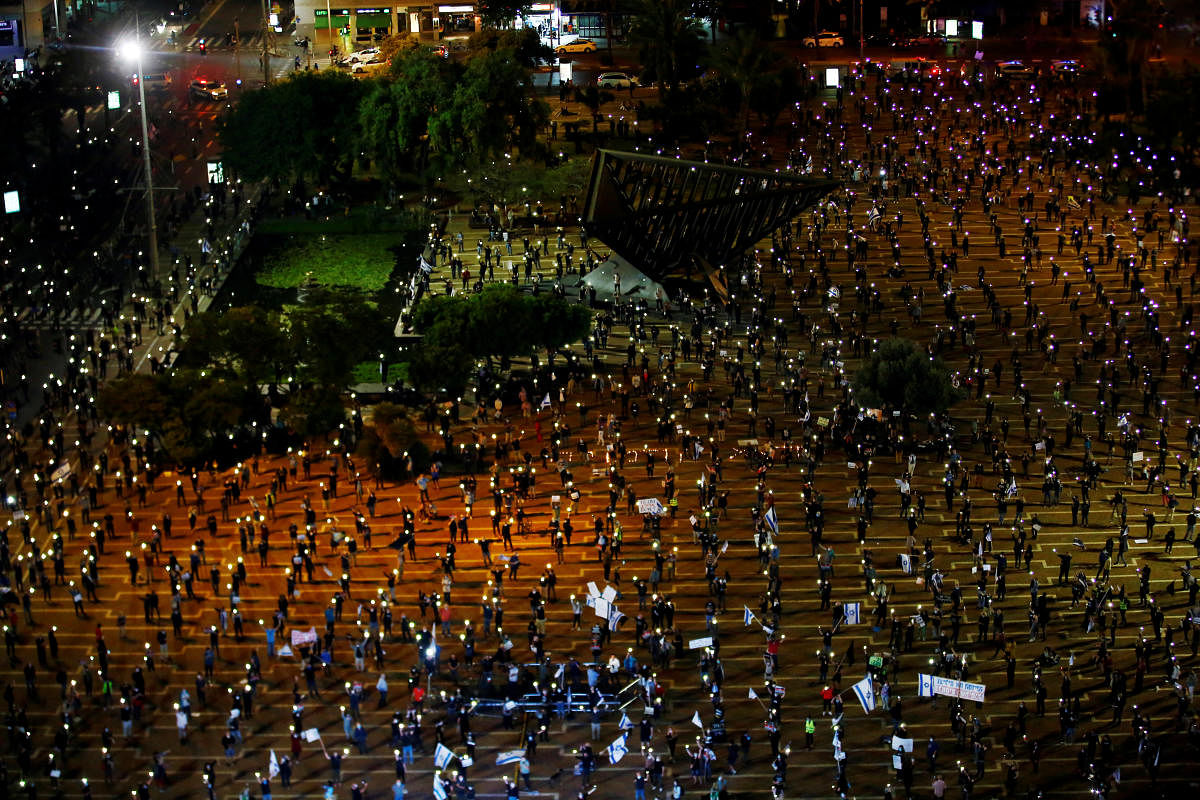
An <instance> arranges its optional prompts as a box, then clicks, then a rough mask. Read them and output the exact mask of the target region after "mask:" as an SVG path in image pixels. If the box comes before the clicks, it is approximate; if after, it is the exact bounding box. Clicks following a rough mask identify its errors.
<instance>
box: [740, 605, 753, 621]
mask: <svg viewBox="0 0 1200 800" xmlns="http://www.w3.org/2000/svg"><path fill="white" fill-rule="evenodd" d="M742 608H743V609H745V610H744V611H743V612H742V622H744V623H745V624H746V625H750V624H752V623H753V622H754V614H752V613H751V612H750V606H742Z"/></svg>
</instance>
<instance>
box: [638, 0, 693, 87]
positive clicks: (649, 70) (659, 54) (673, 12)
mask: <svg viewBox="0 0 1200 800" xmlns="http://www.w3.org/2000/svg"><path fill="white" fill-rule="evenodd" d="M688 11H689V9H688V5H687V3H686V2H685V0H639V2H637V3H636V4H635V6H634V8H633V14H634V19H633V26H632V27H631V29H630V32H629V33H630V39H631V41H632V42H633V44H634V45H635V46H636V47H637V48H638V56H639V58H640V59H641V62H642V64H643V66H644V67H645V74H646V76H647V77H648V78H650V79H651V80H653V81H654V83H655V84H656V85H657V86H658V93H659V96H660V97H661V96H663V95H664V94H665V93H666V91H667V89H674V88H675V87H676V86H678V85H679V81H680V80H682V79H683V78H685V77H690V76H691V75H693V74H695V71H696V65H698V64H699V63H700V62H701V61H702V60H703V57H704V54H705V37H704V28H703V26H701V24H700V23H699V22H698V21H697V20H696V19H694V18H692V17H691V16H689V15H688Z"/></svg>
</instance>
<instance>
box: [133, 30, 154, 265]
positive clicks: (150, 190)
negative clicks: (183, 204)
mask: <svg viewBox="0 0 1200 800" xmlns="http://www.w3.org/2000/svg"><path fill="white" fill-rule="evenodd" d="M125 50H126V54H127V55H132V57H133V59H134V64H135V65H136V69H137V76H138V81H137V84H138V105H139V106H140V107H141V112H142V114H141V116H142V165H143V167H144V169H145V172H146V218H147V222H148V223H149V224H150V243H149V244H150V271H151V274H152V275H157V274H158V221H157V220H156V218H155V214H154V175H153V174H152V170H151V166H150V125H149V123H148V122H147V121H146V80H145V78H146V76H145V75H144V74H143V73H142V45H141V42H140V41H139V40H138V38H137V32H136V30H135V32H134V40H133V42H132V43H131V44H129V45H127V46H126V48H125Z"/></svg>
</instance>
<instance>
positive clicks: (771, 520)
mask: <svg viewBox="0 0 1200 800" xmlns="http://www.w3.org/2000/svg"><path fill="white" fill-rule="evenodd" d="M763 522H765V523H766V524H767V527H768V528H770V529H771V533H775V534H778V533H779V517H778V516H776V515H775V506H774V505H772V506H771V507H770V508H768V509H767V513H765V514H763Z"/></svg>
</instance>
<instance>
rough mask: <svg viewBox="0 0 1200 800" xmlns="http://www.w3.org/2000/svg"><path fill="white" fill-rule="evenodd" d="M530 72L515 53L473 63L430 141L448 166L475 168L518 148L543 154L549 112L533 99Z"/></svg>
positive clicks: (434, 123)
mask: <svg viewBox="0 0 1200 800" xmlns="http://www.w3.org/2000/svg"><path fill="white" fill-rule="evenodd" d="M531 88H532V86H531V76H530V72H529V69H528V68H527V67H525V66H523V65H522V64H521V63H520V61H519V60H518V59H517V57H516V56H515V54H514V53H513V51H512V50H508V49H504V50H495V51H488V52H482V53H478V54H476V55H475V56H473V57H472V58H471V59H470V60H469V61H468V62H467V66H466V69H465V70H464V71H463V73H462V75H461V77H460V78H459V79H458V81H457V84H456V85H455V87H454V92H453V95H452V97H451V99H450V102H449V103H447V104H444V105H441V106H439V107H438V109H437V110H436V111H435V113H434V114H433V116H432V118H431V119H430V120H429V136H430V139H431V141H432V142H433V144H434V145H435V147H436V148H437V150H438V151H439V153H440V154H441V155H442V157H443V159H444V160H446V161H447V162H448V163H453V164H464V163H475V162H478V161H481V160H485V159H487V158H488V157H489V156H499V155H501V154H503V153H506V152H508V151H509V150H511V149H512V148H513V147H516V148H518V149H519V150H520V152H521V153H522V154H523V155H526V156H530V155H534V154H535V153H536V152H537V148H536V147H535V145H536V143H537V133H538V131H539V130H540V129H541V128H542V127H543V126H544V125H545V124H546V120H547V119H548V118H549V114H550V112H549V108H548V107H547V106H546V104H545V103H544V102H542V101H541V100H538V99H537V98H536V97H534V96H532V94H531V92H530V89H531Z"/></svg>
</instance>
